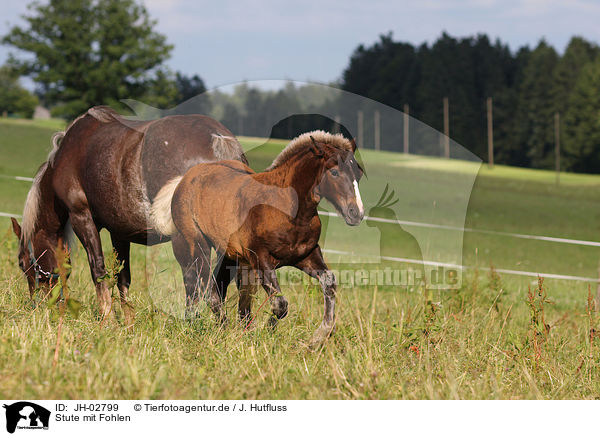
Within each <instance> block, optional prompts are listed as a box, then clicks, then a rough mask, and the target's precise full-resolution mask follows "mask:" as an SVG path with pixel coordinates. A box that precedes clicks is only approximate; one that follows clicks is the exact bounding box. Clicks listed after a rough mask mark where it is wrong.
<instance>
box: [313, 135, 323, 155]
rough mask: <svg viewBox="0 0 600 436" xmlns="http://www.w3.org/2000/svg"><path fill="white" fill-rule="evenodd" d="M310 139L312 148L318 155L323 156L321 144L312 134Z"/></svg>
mask: <svg viewBox="0 0 600 436" xmlns="http://www.w3.org/2000/svg"><path fill="white" fill-rule="evenodd" d="M310 140H311V141H312V144H311V145H310V150H311V151H312V152H313V153H314V154H315V155H316V156H318V157H321V156H323V150H322V149H321V147H319V144H317V141H315V138H313V137H312V135H310Z"/></svg>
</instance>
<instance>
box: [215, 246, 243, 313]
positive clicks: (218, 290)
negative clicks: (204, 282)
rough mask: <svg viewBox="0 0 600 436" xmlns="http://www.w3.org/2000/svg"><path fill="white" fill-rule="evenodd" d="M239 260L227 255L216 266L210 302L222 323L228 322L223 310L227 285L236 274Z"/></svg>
mask: <svg viewBox="0 0 600 436" xmlns="http://www.w3.org/2000/svg"><path fill="white" fill-rule="evenodd" d="M236 270H237V262H236V261H235V260H232V259H229V258H227V257H225V256H223V258H222V259H221V262H220V263H219V265H217V267H216V268H215V274H214V276H215V277H214V283H213V286H212V289H211V293H210V296H209V304H210V307H211V309H212V311H213V312H214V313H215V315H216V316H217V319H219V320H220V321H221V322H222V323H226V322H227V317H226V315H225V313H224V311H223V303H224V302H225V297H226V296H227V287H228V286H229V283H231V281H232V280H233V278H234V277H235V276H236Z"/></svg>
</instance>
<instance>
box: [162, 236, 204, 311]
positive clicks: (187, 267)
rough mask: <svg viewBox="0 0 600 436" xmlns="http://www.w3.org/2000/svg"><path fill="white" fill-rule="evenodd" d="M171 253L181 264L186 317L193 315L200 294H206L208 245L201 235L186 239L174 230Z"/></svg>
mask: <svg viewBox="0 0 600 436" xmlns="http://www.w3.org/2000/svg"><path fill="white" fill-rule="evenodd" d="M171 239H172V244H173V253H174V254H175V258H176V259H177V261H178V262H179V265H180V266H181V272H182V273H183V283H184V285H185V294H186V298H185V306H186V317H190V316H193V315H194V313H195V311H196V306H197V304H198V300H199V298H200V295H206V293H207V288H208V284H209V277H210V246H209V245H208V243H207V242H206V240H205V239H204V237H203V236H201V237H199V238H196V240H195V241H187V240H186V239H185V238H184V237H183V235H182V234H181V233H179V232H176V233H175V234H174V235H173V236H172V238H171Z"/></svg>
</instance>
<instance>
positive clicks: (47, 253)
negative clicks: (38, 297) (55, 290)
mask: <svg viewBox="0 0 600 436" xmlns="http://www.w3.org/2000/svg"><path fill="white" fill-rule="evenodd" d="M11 221H12V227H13V232H14V233H15V235H16V236H17V239H18V240H19V267H20V268H21V271H23V274H25V277H26V279H27V284H28V285H29V293H30V295H31V296H32V297H33V293H34V292H35V291H36V290H37V289H44V290H46V291H49V290H50V289H52V286H54V284H56V282H57V281H58V278H59V277H58V273H57V272H56V271H57V267H58V263H57V260H56V246H55V244H53V243H52V242H51V241H50V239H49V238H47V237H46V236H45V234H44V232H43V231H41V230H39V229H36V230H35V231H34V232H33V233H32V234H31V235H30V236H28V235H25V233H24V232H23V230H22V228H21V226H20V225H19V223H18V222H17V220H16V219H14V218H11Z"/></svg>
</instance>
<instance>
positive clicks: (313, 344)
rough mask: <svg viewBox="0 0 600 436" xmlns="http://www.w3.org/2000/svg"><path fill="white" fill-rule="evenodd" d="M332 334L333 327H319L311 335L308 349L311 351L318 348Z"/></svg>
mask: <svg viewBox="0 0 600 436" xmlns="http://www.w3.org/2000/svg"><path fill="white" fill-rule="evenodd" d="M332 333H333V327H323V326H321V327H319V328H318V329H317V330H316V331H315V333H314V334H313V336H312V338H311V340H310V342H309V343H308V347H309V348H310V349H312V350H314V349H316V348H319V347H320V346H321V345H323V343H324V342H325V341H326V340H327V339H328V338H329V336H331V334H332Z"/></svg>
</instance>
